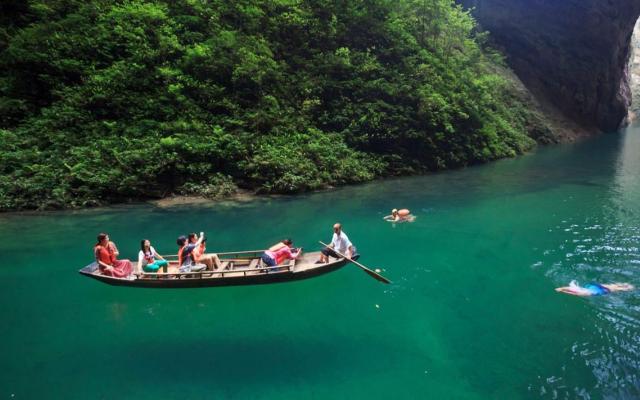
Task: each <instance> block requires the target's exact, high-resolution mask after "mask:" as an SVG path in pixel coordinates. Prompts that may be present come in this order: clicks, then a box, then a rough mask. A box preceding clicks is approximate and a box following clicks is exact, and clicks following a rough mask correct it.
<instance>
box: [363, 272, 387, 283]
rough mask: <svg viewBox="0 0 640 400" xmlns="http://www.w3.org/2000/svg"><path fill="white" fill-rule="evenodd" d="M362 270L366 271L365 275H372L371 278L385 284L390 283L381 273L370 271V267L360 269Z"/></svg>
mask: <svg viewBox="0 0 640 400" xmlns="http://www.w3.org/2000/svg"><path fill="white" fill-rule="evenodd" d="M362 270H363V271H364V272H366V273H367V275H369V276H370V277H372V278H373V279H375V280H377V281H380V282H382V283H386V284H389V283H391V281H390V280H388V279H387V278H385V277H384V276H382V275H380V274H378V273H376V272H373V271H371V270H370V269H362Z"/></svg>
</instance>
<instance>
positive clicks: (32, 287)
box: [0, 128, 640, 399]
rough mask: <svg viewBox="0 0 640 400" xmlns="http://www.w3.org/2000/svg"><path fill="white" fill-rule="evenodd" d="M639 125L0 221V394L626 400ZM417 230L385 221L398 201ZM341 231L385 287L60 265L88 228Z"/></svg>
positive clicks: (169, 248) (303, 241) (631, 381)
mask: <svg viewBox="0 0 640 400" xmlns="http://www.w3.org/2000/svg"><path fill="white" fill-rule="evenodd" d="M639 171H640V129H637V128H633V129H629V130H627V131H626V132H623V133H621V134H616V135H606V136H601V137H598V138H595V139H592V140H588V141H585V142H582V143H579V144H574V145H563V146H555V147H549V148H543V149H540V150H538V151H537V152H536V153H533V154H529V155H526V156H523V157H519V158H517V159H513V160H504V161H500V162H496V163H493V164H490V165H485V166H480V167H474V168H468V169H465V170H460V171H452V172H445V173H441V174H436V175H432V176H425V177H416V178H408V179H399V180H389V181H383V182H374V183H371V184H367V185H363V186H356V187H349V188H344V189H340V190H335V191H330V192H325V193H317V194H310V195H303V196H298V197H292V198H289V197H285V198H277V199H260V200H257V201H253V202H248V203H224V204H211V205H208V204H207V205H197V206H176V207H172V208H158V207H152V206H149V205H139V206H122V207H113V208H108V209H101V210H88V211H78V212H56V213H47V214H40V215H16V214H12V215H2V216H0V243H1V244H0V259H1V261H2V262H1V263H0V285H1V287H0V301H1V304H2V311H1V314H0V315H1V316H2V324H1V325H0V339H1V340H0V354H2V356H1V357H0V370H1V371H2V373H1V374H0V398H15V399H41V398H51V399H54V398H56V399H63V398H64V399H89V398H91V399H98V398H100V399H133V398H135V399H212V398H233V399H243V398H254V399H287V398H289V399H312V398H313V399H328V398H370V399H387V398H390V397H395V398H447V399H527V398H543V399H555V398H559V399H564V398H568V399H573V398H584V399H587V398H592V399H595V398H616V399H620V398H638V397H640V377H639V373H640V358H639V354H640V329H639V328H640V291H638V292H631V293H622V294H616V295H610V296H605V297H598V298H586V299H585V298H577V297H573V296H567V295H562V294H558V293H556V292H554V290H553V289H554V288H555V287H557V286H561V285H566V284H568V282H569V281H570V280H571V279H577V280H578V281H579V282H581V283H587V282H588V281H591V280H594V281H599V282H613V281H624V282H630V283H633V284H634V285H636V286H640V273H639V272H640V271H639V268H640V249H639V247H640V178H639V177H638V172H639ZM393 207H398V208H403V207H407V208H410V209H411V210H412V211H414V213H415V214H417V216H418V218H417V220H416V222H414V223H412V224H399V225H395V226H394V225H392V224H391V223H387V222H384V221H382V217H383V216H384V215H386V214H387V213H388V211H389V210H390V209H391V208H393ZM335 221H341V222H342V223H343V225H344V230H345V232H347V233H348V234H349V236H350V237H351V239H352V240H353V242H354V243H355V244H356V245H357V246H358V248H359V250H360V252H361V253H362V254H363V256H362V258H361V261H362V262H363V263H365V264H367V265H368V266H370V267H372V268H375V267H379V268H384V269H385V272H384V273H385V275H386V276H388V277H389V278H390V279H392V280H393V281H394V283H393V284H392V285H389V286H385V285H382V284H380V283H379V282H377V281H375V280H373V279H371V278H370V277H368V276H367V275H365V274H364V273H362V272H361V271H359V270H358V269H357V268H355V267H353V266H347V267H345V268H343V269H342V270H340V271H337V272H335V273H332V274H329V275H325V276H322V277H319V278H315V279H311V280H306V281H300V282H295V283H286V284H277V285H265V286H249V287H233V288H211V289H188V290H164V291H163V290H150V289H135V288H118V287H111V286H108V285H104V284H101V283H99V282H96V281H93V280H90V279H87V278H84V277H82V276H80V275H79V274H77V272H76V271H77V269H79V268H80V267H82V266H84V265H85V264H87V263H88V262H89V261H90V260H91V246H92V244H93V242H94V240H95V236H96V234H97V233H98V232H100V231H106V232H108V233H110V235H111V237H112V239H113V240H114V241H115V242H116V243H117V244H118V246H119V248H120V251H121V253H122V254H123V255H129V256H130V257H133V256H134V254H136V253H137V246H138V244H139V241H140V239H142V238H143V237H147V238H150V239H152V242H153V243H154V246H155V247H156V249H157V250H158V251H159V252H161V253H175V244H174V243H175V237H176V236H177V235H178V234H181V233H185V232H189V231H200V230H204V231H206V232H207V234H208V235H209V238H210V239H209V242H208V246H209V248H210V249H213V248H219V249H224V250H243V249H247V250H253V249H257V248H264V247H265V246H267V245H270V244H272V243H274V242H276V241H277V240H279V239H280V238H282V237H292V238H293V239H294V241H295V244H296V245H302V246H304V247H305V248H307V249H315V248H316V247H317V241H318V240H329V239H330V234H331V225H332V224H333V223H334V222H335Z"/></svg>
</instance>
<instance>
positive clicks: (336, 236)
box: [316, 222, 358, 264]
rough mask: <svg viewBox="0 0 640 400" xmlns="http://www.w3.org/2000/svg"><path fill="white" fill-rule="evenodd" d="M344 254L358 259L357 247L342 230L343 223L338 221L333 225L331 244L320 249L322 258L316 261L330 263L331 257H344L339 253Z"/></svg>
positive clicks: (317, 262)
mask: <svg viewBox="0 0 640 400" xmlns="http://www.w3.org/2000/svg"><path fill="white" fill-rule="evenodd" d="M334 249H335V250H336V251H338V253H341V254H344V255H345V256H346V257H347V258H349V259H353V260H356V259H357V257H358V256H357V255H356V248H355V247H354V246H353V244H352V243H351V241H350V240H349V237H348V236H347V234H346V233H344V232H343V231H342V225H341V224H340V223H338V222H337V223H336V224H335V225H333V237H332V238H331V244H329V246H328V247H325V248H324V249H322V250H321V251H320V259H319V260H318V261H316V264H320V263H328V262H329V257H333V258H342V256H340V255H339V254H338V253H336V252H335V251H334Z"/></svg>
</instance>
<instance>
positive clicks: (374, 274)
mask: <svg viewBox="0 0 640 400" xmlns="http://www.w3.org/2000/svg"><path fill="white" fill-rule="evenodd" d="M320 244H321V245H323V246H324V247H326V248H328V249H330V250H331V251H333V252H334V253H336V254H337V255H339V256H340V257H342V258H344V259H345V260H347V261H351V262H352V263H354V264H355V265H357V266H358V267H360V269H362V270H363V271H364V272H366V273H367V275H369V276H371V277H372V278H373V279H375V280H377V281H380V282H382V283H391V281H390V280H388V279H387V278H385V277H384V276H382V275H380V274H379V273H377V272H375V271H372V270H370V269H369V268H367V267H365V266H364V265H362V264H360V263H359V262H357V261H356V260H352V259H350V258H348V257H347V256H345V255H344V254H341V253H340V252H339V251H337V250H336V249H333V248H331V247H329V245H328V244H326V243H322V242H320Z"/></svg>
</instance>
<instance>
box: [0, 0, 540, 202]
mask: <svg viewBox="0 0 640 400" xmlns="http://www.w3.org/2000/svg"><path fill="white" fill-rule="evenodd" d="M483 42H484V37H483V35H482V34H477V33H476V31H475V23H474V21H473V19H472V18H471V17H470V16H469V15H468V14H467V13H466V12H464V11H463V10H462V9H460V8H459V7H457V6H455V5H454V4H453V1H452V0H420V1H413V0H369V1H356V0H347V1H335V0H310V1H296V0H273V1H262V0H240V1H224V0H210V1H207V0H177V1H163V0H156V1H143V0H126V1H106V0H29V1H24V0H8V1H4V2H2V4H1V5H0V210H9V209H21V208H56V207H69V206H71V207H74V206H85V205H94V204H103V203H107V202H117V201H124V200H127V199H132V198H133V199H137V198H148V197H161V196H165V195H167V194H170V193H188V194H204V195H207V196H210V197H216V196H223V195H226V194H228V193H230V192H233V191H234V190H235V188H236V187H243V188H250V189H256V190H258V191H259V192H278V193H293V192H298V191H304V190H312V189H316V188H322V187H326V186H328V185H339V184H346V183H353V182H363V181H367V180H371V179H374V178H375V177H379V176H386V175H397V174H409V173H417V172H422V171H427V170H438V169H443V168H452V167H459V166H465V165H469V164H474V163H479V162H485V161H488V160H493V159H496V158H500V157H509V156H514V155H515V154H517V153H520V152H522V151H525V150H526V149H528V148H530V147H531V146H532V145H533V144H534V142H533V140H532V139H530V138H529V137H528V136H527V134H526V130H527V114H526V111H525V108H524V107H523V105H522V104H520V103H519V102H518V101H517V99H515V98H514V97H513V95H512V94H511V93H510V86H509V84H508V82H507V81H506V80H504V79H503V78H501V76H500V75H498V74H496V73H495V72H494V71H495V68H492V66H493V65H494V64H496V63H500V60H499V57H498V56H497V55H496V54H495V53H493V52H491V51H490V50H488V49H483V45H482V43H483Z"/></svg>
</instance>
